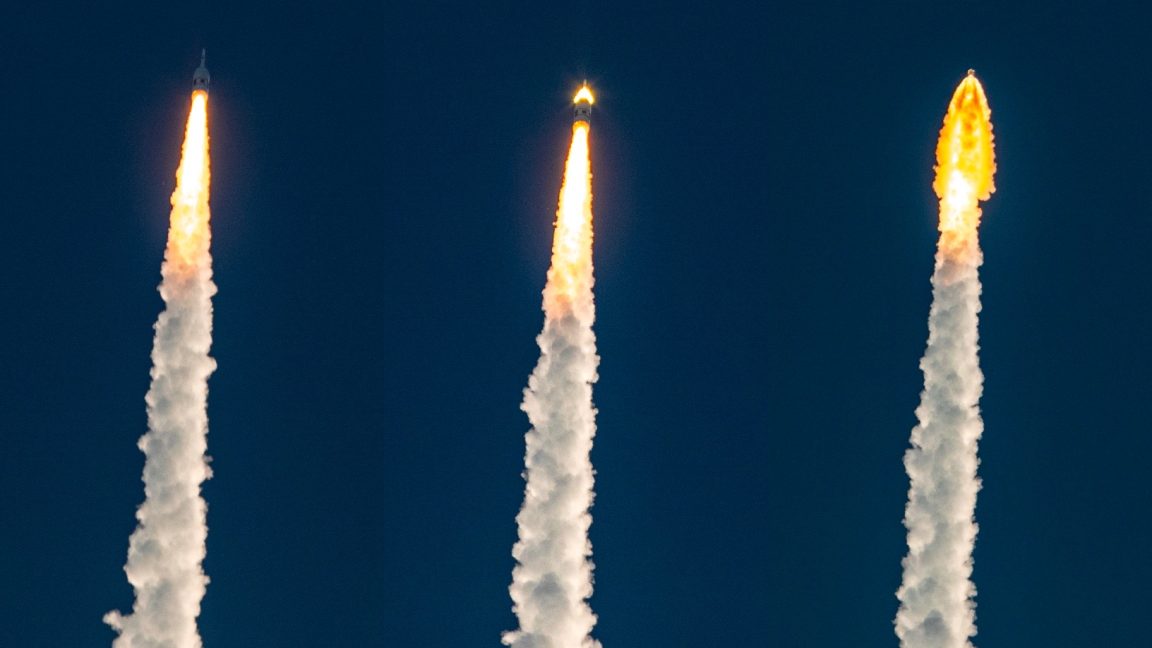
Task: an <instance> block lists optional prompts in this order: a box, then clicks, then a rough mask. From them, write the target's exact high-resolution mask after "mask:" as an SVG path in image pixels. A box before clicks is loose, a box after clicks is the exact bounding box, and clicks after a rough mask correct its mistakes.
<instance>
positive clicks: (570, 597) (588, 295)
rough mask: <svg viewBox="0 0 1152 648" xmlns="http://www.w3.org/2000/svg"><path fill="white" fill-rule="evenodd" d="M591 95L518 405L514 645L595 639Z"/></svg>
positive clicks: (549, 647)
mask: <svg viewBox="0 0 1152 648" xmlns="http://www.w3.org/2000/svg"><path fill="white" fill-rule="evenodd" d="M592 101H593V98H592V94H591V92H590V91H589V90H588V88H587V87H584V88H582V89H581V91H580V94H578V95H576V99H575V104H576V121H575V123H574V124H573V126H572V146H571V148H570V149H569V151H568V162H567V164H566V165H565V168H564V186H563V188H562V189H561V190H560V205H559V209H558V210H557V213H556V232H555V238H554V240H553V243H552V267H551V268H550V269H549V270H548V282H547V285H546V286H545V287H544V331H543V332H542V333H541V334H540V336H539V337H538V338H537V342H539V344H540V361H539V363H538V364H537V365H536V370H535V371H533V373H532V376H531V377H530V378H529V380H528V388H527V389H526V390H525V391H524V404H523V405H522V409H523V410H524V411H525V412H526V413H527V414H528V419H529V421H530V422H531V423H532V429H531V430H530V431H529V432H528V434H527V437H526V442H527V452H526V454H525V459H524V463H525V479H526V480H527V486H526V488H525V491H524V507H523V508H522V509H521V510H520V514H519V515H518V516H516V521H517V523H518V525H519V531H520V540H519V541H518V542H517V543H516V545H515V546H514V547H513V549H512V555H513V556H515V557H516V560H517V562H518V564H517V565H516V567H515V569H514V570H513V572H512V586H511V587H510V588H509V590H510V592H511V594H512V600H513V602H514V603H515V605H514V606H513V610H514V611H515V612H516V616H517V618H518V619H519V622H520V629H519V630H516V631H514V632H507V633H505V634H504V637H503V642H504V644H505V645H507V646H512V647H513V648H598V647H599V645H600V644H599V642H597V641H596V640H594V639H592V638H591V636H590V634H591V632H592V627H593V626H594V625H596V615H594V614H593V613H592V609H591V608H590V607H589V605H588V602H587V599H588V597H590V596H591V595H592V563H591V561H590V560H589V557H590V556H591V554H592V545H591V544H590V543H589V541H588V528H589V527H590V526H591V524H592V516H591V515H590V514H589V512H588V511H589V508H590V507H591V506H592V482H593V476H592V462H591V460H590V459H589V453H590V452H591V450H592V437H593V436H594V435H595V433H596V410H595V408H594V407H593V406H592V383H594V382H595V381H596V367H597V365H598V364H599V362H600V359H599V357H598V356H597V355H596V337H595V335H593V333H592V322H593V320H595V317H596V309H595V305H594V304H593V298H592V282H593V279H592V173H591V165H590V162H589V157H588V129H589V126H588V120H589V115H590V112H591V105H592Z"/></svg>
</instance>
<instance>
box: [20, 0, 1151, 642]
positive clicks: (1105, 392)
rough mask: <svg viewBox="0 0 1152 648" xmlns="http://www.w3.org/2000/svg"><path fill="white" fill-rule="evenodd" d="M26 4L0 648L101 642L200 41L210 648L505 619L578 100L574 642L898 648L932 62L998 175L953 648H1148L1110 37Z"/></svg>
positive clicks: (441, 633) (934, 104) (670, 16)
mask: <svg viewBox="0 0 1152 648" xmlns="http://www.w3.org/2000/svg"><path fill="white" fill-rule="evenodd" d="M23 4H25V5H26V6H25V7H23V8H15V7H13V6H6V7H5V8H4V9H2V10H0V42H2V43H3V44H4V45H3V48H4V67H5V69H6V77H5V78H6V82H5V84H4V90H3V96H4V100H3V102H2V103H0V142H2V145H0V169H3V172H2V173H0V210H2V213H3V219H4V224H5V227H4V233H3V234H2V235H0V258H2V259H4V262H5V263H4V265H5V268H6V272H5V277H4V279H3V280H2V281H0V303H3V304H4V305H5V308H6V310H7V313H6V316H5V317H4V318H3V319H2V321H0V333H2V339H4V340H5V341H6V344H4V345H3V346H0V421H2V423H0V434H2V439H3V444H2V448H3V450H2V451H0V524H2V527H0V528H2V531H0V573H2V574H3V578H2V579H0V581H2V584H0V645H4V646H46V647H47V646H50V647H54V648H55V647H64V646H67V647H71V646H99V645H109V644H110V642H111V640H112V637H113V634H112V632H111V631H110V630H108V629H107V628H105V627H104V626H103V625H102V624H101V622H100V618H101V616H102V615H103V613H104V612H106V611H108V610H110V609H113V608H120V609H127V608H129V607H130V605H131V589H130V587H129V586H128V584H127V582H126V580H125V577H124V575H123V573H122V571H121V568H122V565H123V563H124V559H125V553H126V550H127V542H128V535H129V533H130V532H131V530H132V528H133V526H134V518H133V513H134V510H135V507H136V506H137V505H138V504H139V503H140V501H141V498H142V496H143V491H142V486H141V483H140V470H141V467H142V464H143V456H142V455H141V454H140V452H139V451H138V450H137V449H136V446H135V443H136V439H137V438H138V437H139V436H140V434H141V433H142V432H143V431H144V428H145V414H144V402H143V396H144V393H145V391H146V389H147V385H148V369H149V365H150V362H149V355H148V354H149V351H150V347H151V326H152V323H153V322H154V321H155V318H156V315H157V313H158V312H159V310H160V308H161V301H160V299H159V296H158V295H157V294H156V292H155V286H156V284H157V283H158V281H159V266H160V260H161V255H162V252H163V245H164V237H165V230H166V226H167V214H168V196H169V194H170V192H171V190H172V185H173V176H174V173H175V169H176V164H177V161H178V157H179V144H180V139H181V136H182V128H183V120H184V117H185V115H186V110H187V99H188V92H189V90H190V78H191V74H192V70H193V68H194V67H195V65H196V62H197V57H198V53H199V49H200V48H201V47H207V48H208V64H209V67H210V69H211V70H212V74H213V81H212V104H211V109H210V110H211V117H210V121H211V128H212V137H213V139H212V148H213V150H212V153H213V155H212V157H213V199H212V206H213V224H214V232H215V234H214V236H215V238H214V242H213V245H214V254H215V259H216V266H215V267H216V273H217V274H216V279H217V283H218V284H219V287H220V293H219V295H218V297H217V299H216V301H215V305H216V331H215V346H214V351H213V354H214V356H215V357H216V358H217V359H218V361H219V370H218V371H217V373H216V374H215V375H214V376H213V378H212V381H211V384H210V387H211V394H210V419H211V434H210V437H209V446H210V451H211V454H212V456H213V458H214V461H213V467H214V470H215V471H216V477H215V478H214V479H213V480H211V481H210V482H209V483H208V484H207V485H206V487H205V496H206V498H207V499H208V501H209V507H210V508H209V527H210V532H209V548H208V559H207V562H206V569H207V571H208V573H209V575H210V577H211V578H212V583H211V585H210V586H209V590H208V595H207V598H206V599H205V600H204V608H203V615H202V617H201V623H200V625H201V631H202V634H203V636H204V640H205V645H207V646H210V647H214V648H231V647H237V648H241V647H243V648H263V647H270V648H271V647H284V646H309V647H312V646H428V647H436V648H440V647H449V646H450V647H457V646H460V647H467V646H495V645H497V644H498V639H499V635H500V632H501V631H502V630H508V629H512V628H514V627H515V618H514V617H513V616H512V614H511V611H510V607H511V602H510V600H509V598H508V594H507V585H508V583H509V581H510V572H511V568H512V558H511V556H510V549H511V546H512V543H513V542H514V540H515V535H516V528H515V522H514V516H515V514H516V512H517V510H518V509H519V506H520V501H521V496H522V489H523V482H522V481H521V478H520V470H521V468H522V463H523V458H522V453H523V433H524V431H525V430H526V428H527V420H526V418H525V416H524V415H523V413H521V412H520V411H519V408H518V406H519V402H520V398H521V389H522V388H523V386H524V384H525V382H526V380H527V376H528V374H529V372H530V371H531V369H532V367H533V365H534V363H535V359H536V356H537V349H536V346H535V341H534V336H535V335H536V333H537V332H538V331H539V329H540V326H541V323H542V314H541V312H540V290H541V288H542V286H543V282H544V273H545V270H546V268H547V264H548V254H549V249H548V248H549V243H550V236H551V219H552V214H553V212H554V209H555V202H556V194H557V192H558V189H559V184H560V176H561V170H562V164H563V155H564V151H565V149H566V147H567V145H568V134H569V124H570V104H569V98H570V96H571V93H572V92H573V90H574V88H575V87H576V85H577V84H578V83H579V81H580V80H582V79H584V78H585V77H587V78H588V79H589V80H590V82H592V83H593V84H594V86H595V87H596V88H597V89H598V90H599V97H598V98H599V101H598V102H597V106H596V108H597V110H596V114H595V116H594V119H595V122H594V127H593V137H592V147H593V152H592V155H593V172H594V174H595V179H594V192H595V213H596V217H597V224H596V228H597V236H598V238H597V242H596V262H597V269H596V270H597V277H598V284H597V296H598V307H599V320H598V322H597V332H598V336H599V344H600V350H601V355H602V357H603V360H602V365H601V381H600V383H599V384H598V385H597V386H596V392H595V394H596V402H597V405H598V407H599V409H600V416H599V426H600V432H599V436H598V437H597V443H596V447H595V449H594V451H593V460H594V462H595V465H596V467H597V471H598V482H597V500H596V506H595V509H594V519H595V521H594V525H593V528H592V541H593V543H594V547H595V561H596V565H597V570H596V576H597V583H596V587H597V589H596V594H595V596H594V598H593V602H592V605H593V608H594V610H595V611H596V612H597V613H598V614H599V615H600V624H599V626H598V629H597V633H596V634H597V636H598V637H599V638H601V639H602V640H603V641H604V644H605V646H606V647H607V648H622V647H626V646H627V647H633V648H647V647H657V646H685V647H688V646H693V647H699V646H797V647H801V648H806V647H809V646H811V647H839V646H849V645H851V646H893V645H895V643H896V640H895V637H894V635H893V634H892V621H891V619H892V617H893V615H894V613H895V610H896V599H895V597H894V592H895V590H896V587H897V585H898V584H899V581H900V558H901V557H902V556H903V554H904V530H903V527H902V525H901V518H902V515H903V508H904V501H905V495H906V490H907V477H906V475H905V474H904V470H903V466H902V464H901V459H902V454H903V452H904V449H905V447H906V446H907V443H908V435H909V431H910V429H911V427H912V426H913V424H914V423H915V417H914V414H913V410H914V408H915V406H916V404H917V402H918V399H919V391H920V386H921V376H920V373H919V369H918V366H917V363H918V361H919V358H920V355H921V354H922V352H923V350H924V344H925V340H926V336H927V325H926V319H927V314H928V305H929V298H930V289H929V284H928V279H929V276H930V274H931V270H932V255H933V252H934V245H935V237H936V231H935V219H936V204H935V197H934V196H933V194H932V191H931V179H932V163H933V150H934V146H935V141H936V136H937V133H938V130H939V127H940V121H941V118H942V116H943V113H944V109H945V107H946V105H947V101H948V98H949V96H950V93H951V92H952V89H953V88H954V87H955V85H956V83H957V82H958V81H959V80H960V79H961V78H962V76H963V74H964V72H965V71H966V70H967V69H968V68H969V67H973V68H975V69H976V70H977V72H978V74H979V75H980V77H981V79H982V81H983V82H984V85H985V88H986V89H987V91H988V95H989V99H990V102H991V105H992V110H993V121H994V123H995V129H996V131H995V132H996V144H997V158H998V162H999V173H998V175H997V178H996V181H997V186H998V191H997V193H996V194H995V196H994V197H993V199H992V200H991V201H990V202H989V203H988V204H987V206H986V209H985V216H986V219H985V225H984V227H983V230H982V240H983V244H984V250H985V254H986V264H985V266H984V268H983V280H984V312H983V314H982V318H981V335H982V358H983V367H984V370H985V373H986V377H987V379H986V390H985V398H984V400H983V408H984V416H985V422H986V433H985V437H984V440H983V442H982V445H981V457H982V463H981V468H980V472H981V475H982V477H983V478H984V490H983V491H982V492H981V494H980V500H979V504H978V509H977V519H978V521H979V523H980V529H981V530H980V537H979V540H978V544H977V549H976V571H975V580H976V583H977V587H978V589H979V597H978V609H977V615H978V616H977V623H978V626H979V629H980V634H979V636H978V637H977V643H978V645H979V646H981V647H982V648H997V647H1013V648H1024V647H1030V646H1037V647H1040V646H1043V647H1050V646H1136V645H1143V644H1145V643H1146V642H1147V631H1146V626H1147V623H1146V618H1147V583H1148V582H1150V581H1152V561H1150V559H1149V556H1150V555H1152V541H1150V534H1152V524H1150V523H1149V519H1148V512H1149V511H1150V510H1152V488H1150V487H1149V482H1148V468H1147V458H1148V457H1149V456H1150V455H1152V437H1150V435H1149V426H1148V420H1149V418H1150V416H1152V412H1150V403H1152V400H1150V398H1149V396H1150V394H1152V378H1150V376H1149V369H1148V366H1149V364H1150V362H1152V345H1150V343H1149V337H1148V335H1147V331H1148V330H1149V329H1150V325H1152V309H1150V307H1149V295H1148V289H1147V284H1146V278H1147V276H1148V262H1147V259H1148V251H1149V249H1150V248H1152V218H1150V217H1152V193H1150V192H1149V191H1148V187H1149V179H1150V178H1152V142H1150V137H1149V120H1148V114H1149V106H1150V105H1152V101H1150V100H1152V92H1150V91H1149V76H1148V64H1149V61H1152V57H1150V56H1149V54H1150V51H1149V45H1148V33H1149V31H1150V28H1152V10H1149V9H1147V8H1136V6H1137V5H1136V3H1124V4H1126V5H1128V6H1129V8H1128V9H1126V10H1124V11H1120V10H1116V9H1112V10H1108V9H1093V10H1088V9H1085V8H1084V7H1085V6H1087V4H1088V3H1073V2H1059V1H1055V2H1049V3H1044V4H1043V5H1035V6H1034V7H1029V8H1023V7H1024V6H1025V5H1033V4H1034V3H1003V2H952V3H923V2H910V1H909V2H890V3H869V4H872V5H874V6H871V7H868V8H866V9H851V10H844V9H843V8H841V7H839V6H838V5H839V4H840V3H799V2H792V3H777V4H776V6H772V5H770V4H768V3H748V4H747V5H744V6H736V5H728V6H726V7H725V8H716V7H715V6H713V3H696V4H688V3H655V4H652V5H650V6H647V7H641V6H639V5H636V4H632V3H609V2H595V1H588V2H575V3H572V2H568V3H523V4H521V5H518V6H513V5H511V4H508V5H501V6H500V7H499V8H493V7H484V6H483V4H484V3H423V2H420V3H416V2H412V3H383V2H379V3H366V6H352V5H351V4H341V3H329V4H324V5H321V6H317V7H314V8H307V9H306V8H302V7H298V6H295V5H293V4H291V3H289V4H288V5H279V6H276V5H271V4H265V6H263V7H258V6H254V5H255V3H252V4H249V3H243V2H229V3H219V4H213V5H206V4H197V3H189V4H188V5H186V6H183V7H181V6H179V5H178V4H176V3H140V4H139V6H138V7H136V8H133V9H123V8H109V7H103V8H101V9H100V10H99V11H96V10H93V9H87V8H85V9H77V8H76V7H72V8H48V7H44V6H41V4H40V3H36V4H35V5H34V4H33V3H23ZM72 4H73V5H77V6H78V5H79V4H80V3H72ZM1010 5H1017V6H1016V7H1013V6H1010Z"/></svg>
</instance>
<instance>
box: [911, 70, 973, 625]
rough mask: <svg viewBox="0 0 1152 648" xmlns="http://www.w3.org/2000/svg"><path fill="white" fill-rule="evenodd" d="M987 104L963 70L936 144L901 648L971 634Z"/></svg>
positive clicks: (912, 448) (970, 72) (914, 432)
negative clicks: (933, 238)
mask: <svg viewBox="0 0 1152 648" xmlns="http://www.w3.org/2000/svg"><path fill="white" fill-rule="evenodd" d="M992 139H993V138H992V122H991V110H989V108H988V100H987V98H986V97H985V96H984V89H983V87H982V86H981V85H980V82H979V81H977V80H976V77H975V74H974V73H973V72H972V71H971V70H969V72H968V77H967V78H966V79H964V81H962V82H961V83H960V85H959V86H958V87H957V88H956V92H955V93H954V94H953V97H952V101H951V103H950V104H949V106H948V114H947V115H946V116H945V118H944V127H943V128H942V129H941V131H940V141H939V143H938V145H937V147H936V161H937V166H936V182H935V183H934V188H935V190H936V194H937V195H938V196H939V198H940V240H939V243H938V245H937V250H936V269H935V271H934V272H933V274H932V310H931V312H930V314H929V316H928V349H927V351H926V352H925V354H924V358H923V360H921V362H920V368H921V369H922V370H923V372H924V392H923V393H922V394H921V397H920V406H919V407H918V408H917V409H916V417H917V419H918V420H919V424H918V425H917V426H916V427H915V428H913V430H912V447H911V448H909V450H908V452H907V453H906V454H905V456H904V466H905V468H906V469H907V471H908V477H909V480H910V483H911V485H910V488H909V491H908V505H907V508H906V509H905V512H904V525H905V526H906V527H907V528H908V554H907V556H906V557H905V558H904V562H903V565H904V581H903V583H902V585H901V586H900V589H899V590H898V591H897V593H896V596H897V598H899V599H900V610H899V611H898V612H897V614H896V635H897V636H898V637H899V638H900V645H901V646H903V647H904V648H971V646H972V643H971V642H970V641H969V638H970V637H973V636H975V635H976V611H975V609H976V603H975V600H974V599H975V596H976V587H975V585H974V584H973V583H972V550H973V548H974V547H975V544H976V531H977V527H976V522H975V512H976V493H977V492H978V491H979V490H980V479H979V478H978V477H977V476H976V468H977V465H978V464H979V460H978V459H977V454H976V452H977V445H978V443H979V441H980V435H981V434H982V433H983V432H984V422H983V421H982V420H981V418H980V409H979V402H980V395H981V393H982V392H983V389H984V374H983V373H981V371H980V359H979V334H978V329H977V326H978V324H979V321H978V320H979V313H980V276H979V268H980V264H981V263H982V261H983V254H982V252H981V251H980V243H979V229H978V228H979V225H980V215H981V210H980V206H979V201H981V200H987V199H988V198H989V197H990V196H991V194H992V192H993V191H994V190H995V187H994V186H993V180H992V177H993V174H994V173H995V171H996V164H995V160H994V153H993V146H992Z"/></svg>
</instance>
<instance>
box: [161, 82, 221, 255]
mask: <svg viewBox="0 0 1152 648" xmlns="http://www.w3.org/2000/svg"><path fill="white" fill-rule="evenodd" d="M208 165H209V161H208V93H207V92H205V91H203V90H195V91H193V92H192V108H191V109H190V110H189V112H188V126H187V128H186V130H185V132H184V148H183V152H182V154H181V157H180V168H178V169H177V170H176V191H174V192H172V216H171V220H170V223H169V229H168V255H167V257H168V260H169V261H170V262H173V263H175V264H176V265H177V266H178V267H180V268H182V269H183V268H187V269H189V270H191V269H195V268H197V267H199V266H200V265H202V264H203V263H205V262H206V261H207V255H208V246H209V243H210V239H211V232H210V231H209V229H208V220H209V216H210V214H209V211H208V185H209V182H210V174H209V171H208Z"/></svg>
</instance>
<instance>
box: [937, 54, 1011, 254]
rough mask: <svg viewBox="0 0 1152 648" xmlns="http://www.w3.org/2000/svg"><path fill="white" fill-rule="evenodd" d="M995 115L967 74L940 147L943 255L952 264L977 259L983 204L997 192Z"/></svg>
mask: <svg viewBox="0 0 1152 648" xmlns="http://www.w3.org/2000/svg"><path fill="white" fill-rule="evenodd" d="M995 173H996V159H995V155H994V153H993V148H992V111H991V110H990V109H989V108H988V98H987V97H986V96H984V87H983V86H981V85H980V81H978V80H977V79H976V75H975V74H974V73H973V72H972V71H971V70H969V71H968V76H967V77H965V79H964V80H963V81H961V82H960V85H959V86H958V87H957V88H956V92H955V93H953V95H952V101H951V103H949V104H948V114H947V115H945V116H944V127H943V128H941V129H940V141H939V142H938V143H937V145H936V181H935V182H934V183H933V184H932V188H933V189H935V190H936V195H937V196H938V197H939V198H940V249H941V250H942V251H943V252H944V253H945V254H946V255H948V256H950V257H952V258H965V257H967V256H968V255H970V254H972V253H974V251H975V247H976V242H977V236H976V234H977V232H976V230H977V227H979V225H980V201H981V200H988V198H990V197H991V195H992V192H993V191H995V190H996V187H995V186H994V185H993V184H992V176H993V175H994V174H995Z"/></svg>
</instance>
